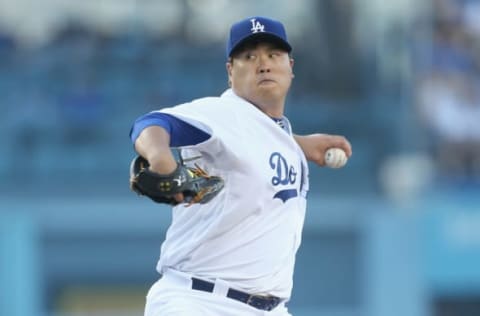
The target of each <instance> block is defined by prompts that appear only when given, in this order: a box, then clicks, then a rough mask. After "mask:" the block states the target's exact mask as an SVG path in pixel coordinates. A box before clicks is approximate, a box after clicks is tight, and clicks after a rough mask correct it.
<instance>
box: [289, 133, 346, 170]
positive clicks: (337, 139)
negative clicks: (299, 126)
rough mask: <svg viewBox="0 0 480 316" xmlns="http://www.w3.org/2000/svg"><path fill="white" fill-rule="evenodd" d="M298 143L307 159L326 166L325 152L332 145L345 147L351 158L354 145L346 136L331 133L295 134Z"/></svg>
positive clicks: (344, 149)
mask: <svg viewBox="0 0 480 316" xmlns="http://www.w3.org/2000/svg"><path fill="white" fill-rule="evenodd" d="M293 137H294V138H295V141H296V142H297V144H298V145H299V146H300V148H302V151H303V153H304V154H305V157H307V160H309V161H312V162H314V163H316V164H318V165H320V166H325V152H326V151H327V150H328V149H329V148H332V147H337V148H341V149H343V151H345V153H346V154H347V157H348V158H350V156H351V155H352V145H350V142H349V141H348V140H347V139H346V138H345V137H344V136H339V135H330V134H309V135H293Z"/></svg>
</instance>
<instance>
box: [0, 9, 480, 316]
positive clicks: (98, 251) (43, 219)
mask: <svg viewBox="0 0 480 316" xmlns="http://www.w3.org/2000/svg"><path fill="white" fill-rule="evenodd" d="M251 15H267V16H271V17H274V18H278V19H280V20H282V21H284V22H285V24H286V26H287V29H288V31H289V36H290V39H291V42H292V43H293V45H294V57H295V59H296V62H295V73H296V78H295V81H294V85H293V88H292V91H291V95H290V97H289V101H288V109H287V116H288V117H289V118H290V119H291V121H292V122H293V124H294V128H295V131H296V132H297V133H309V132H326V133H339V134H343V135H345V136H347V137H348V138H349V139H350V140H351V142H352V145H353V148H354V155H353V157H352V159H351V160H350V162H349V164H348V165H347V167H346V168H344V169H341V170H336V171H333V170H326V169H320V168H315V167H313V166H312V170H311V190H310V200H309V201H310V202H309V210H308V215H307V219H306V225H305V231H304V235H303V239H304V241H303V245H302V247H301V249H300V251H299V253H298V261H297V266H296V273H295V289H294V294H293V298H292V301H291V303H290V309H291V312H292V313H293V314H294V315H296V316H313V315H315V316H324V315H328V316H397V315H398V316H400V315H401V316H475V315H480V93H479V91H480V89H479V83H480V81H479V78H480V76H479V75H480V71H479V69H480V68H479V66H480V1H476V0H426V1H414V0H391V1H371V0H319V1H314V0H296V1H287V0H277V1H270V0H265V1H254V0H245V1H230V0H179V1H168V0H165V1H161V0H158V1H153V0H143V1H141V0H137V1H135V0H122V1H118V0H117V1H116V0H100V1H93V0H83V1H67V0H48V1H47V0H44V1H33V0H15V1H10V0H0V109H1V115H0V131H1V133H0V141H1V144H2V151H1V155H0V179H1V181H0V315H1V316H7V315H8V316H26V315H40V316H87V315H88V316H111V315H143V304H144V296H145V294H146V291H147V289H148V288H149V286H150V285H151V284H152V283H153V282H154V281H155V280H156V278H157V274H156V272H155V270H154V268H155V263H156V260H157V257H158V253H159V246H160V243H161V241H162V239H163V237H164V233H165V229H166V227H167V225H168V223H169V220H170V215H169V211H168V209H167V208H164V207H161V206H158V205H154V204H153V203H150V202H148V201H147V200H145V199H141V198H138V197H136V196H135V195H134V194H132V193H131V192H130V191H129V189H128V165H129V162H130V160H131V158H132V157H133V150H132V145H131V143H130V140H129V138H128V132H129V129H130V126H131V124H132V122H133V120H134V119H135V118H136V117H137V116H139V115H141V114H143V113H145V112H147V111H150V110H154V109H158V108H160V107H163V106H169V105H173V104H177V103H180V102H183V101H188V100H190V99H192V98H196V97H201V96H205V95H218V94H219V93H221V92H222V91H223V90H224V89H225V88H226V82H227V80H226V79H227V78H226V74H225V70H224V62H225V57H224V42H225V36H226V33H227V31H228V27H229V25H230V24H231V23H232V22H233V21H236V20H238V19H240V18H244V17H246V16H251ZM246 154H247V153H246Z"/></svg>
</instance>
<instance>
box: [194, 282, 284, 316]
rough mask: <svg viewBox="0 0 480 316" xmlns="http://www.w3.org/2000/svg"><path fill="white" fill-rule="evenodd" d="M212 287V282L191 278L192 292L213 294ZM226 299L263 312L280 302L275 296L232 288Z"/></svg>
mask: <svg viewBox="0 0 480 316" xmlns="http://www.w3.org/2000/svg"><path fill="white" fill-rule="evenodd" d="M214 286H215V284H214V283H212V282H208V281H205V280H200V279H197V278H192V289H194V290H198V291H204V292H209V293H213V287H214ZM227 297H229V298H231V299H234V300H237V301H240V302H242V303H245V304H248V305H250V306H253V307H255V308H257V309H261V310H264V311H271V310H272V309H274V308H275V307H277V306H278V304H280V302H281V301H282V299H281V298H279V297H276V296H262V295H253V294H248V293H245V292H242V291H238V290H235V289H232V288H230V289H228V292H227Z"/></svg>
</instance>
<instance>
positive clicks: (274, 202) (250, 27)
mask: <svg viewBox="0 0 480 316" xmlns="http://www.w3.org/2000/svg"><path fill="white" fill-rule="evenodd" d="M291 51H292V47H291V46H290V44H289V42H288V41H287V36H286V32H285V29H284V26H283V24H282V23H281V22H279V21H276V20H272V19H269V18H266V17H260V16H257V17H251V18H247V19H244V20H242V21H239V22H238V23H235V24H233V25H232V27H231V29H230V33H229V37H228V42H227V50H226V57H227V62H226V70H227V73H228V82H229V86H230V88H229V89H227V90H226V91H225V92H224V93H223V94H222V95H221V96H219V97H206V98H201V99H196V100H193V101H192V102H189V103H185V104H180V105H177V106H173V107H170V108H164V109H162V110H160V111H154V112H151V113H148V114H146V115H144V116H141V117H140V118H138V119H137V120H136V121H135V123H134V125H133V127H132V130H131V132H130V136H131V139H132V141H133V143H134V146H135V150H136V152H137V153H138V155H139V157H141V159H142V160H141V161H139V159H136V160H135V162H134V163H133V171H132V172H133V180H132V184H133V188H134V190H136V191H137V192H139V193H141V194H145V195H147V196H149V197H151V198H152V199H153V200H154V201H156V202H160V203H169V204H172V205H175V206H174V207H173V216H172V222H171V225H170V227H169V229H168V231H167V234H166V238H165V241H164V242H163V244H162V247H161V255H160V259H159V261H158V264H157V270H158V272H159V273H160V274H161V278H160V279H159V280H158V281H157V282H156V283H155V284H154V285H153V286H152V287H151V289H150V290H149V292H148V295H147V301H146V307H145V316H160V315H161V316H169V315H175V316H192V315H208V316H212V315H213V316H227V315H235V316H238V315H246V316H248V315H252V316H253V315H275V316H284V315H290V314H289V312H288V309H287V306H286V303H287V302H288V300H289V298H290V294H291V291H292V278H293V271H294V263H295V254H296V251H297V249H298V247H299V246H300V241H301V234H302V228H303V221H304V216H305V209H306V197H307V192H308V165H307V160H310V161H313V162H315V163H317V164H318V165H320V166H323V165H325V160H324V154H325V152H326V150H327V149H328V148H331V147H338V148H341V149H343V150H344V151H345V152H346V154H347V156H350V155H351V153H352V150H351V146H350V144H349V142H348V141H347V140H346V139H345V138H344V137H343V136H336V135H326V134H312V135H305V136H299V135H294V134H293V133H292V127H291V125H290V123H289V121H288V119H287V118H286V117H285V116H284V115H283V113H284V106H285V99H286V96H287V93H288V91H289V88H290V84H291V81H292V79H293V77H294V75H293V72H292V69H293V59H292V58H291V54H290V53H291ZM174 147H175V148H180V149H181V159H182V161H180V162H179V161H178V158H177V157H176V155H175V152H172V148H174ZM193 164H195V166H196V168H197V169H195V170H197V171H192V170H193V169H191V168H189V167H188V166H189V165H193ZM198 170H201V172H199V171H198ZM205 179H207V180H205ZM212 179H213V180H217V181H213V180H212ZM219 179H221V180H219ZM208 181H211V182H208ZM204 186H207V187H208V188H204ZM192 192H193V193H192ZM199 192H200V193H199ZM194 193H195V194H194ZM155 194H157V195H155ZM206 197H208V198H206Z"/></svg>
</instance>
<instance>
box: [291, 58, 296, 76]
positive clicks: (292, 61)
mask: <svg viewBox="0 0 480 316" xmlns="http://www.w3.org/2000/svg"><path fill="white" fill-rule="evenodd" d="M294 63H295V61H294V60H293V58H290V70H291V72H292V78H295V74H294V73H293V64H294Z"/></svg>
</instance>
